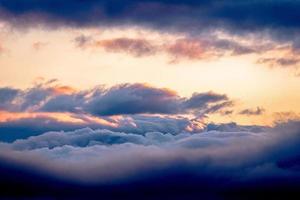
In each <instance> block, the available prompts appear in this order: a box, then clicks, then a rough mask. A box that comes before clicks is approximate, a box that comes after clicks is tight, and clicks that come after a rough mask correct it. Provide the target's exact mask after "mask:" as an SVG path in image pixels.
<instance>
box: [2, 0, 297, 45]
mask: <svg viewBox="0 0 300 200" xmlns="http://www.w3.org/2000/svg"><path fill="white" fill-rule="evenodd" d="M0 3H1V4H0V6H1V7H0V8H1V10H2V12H1V16H0V17H1V18H2V20H5V21H8V22H10V23H11V24H14V25H16V26H18V27H24V26H40V25H41V24H44V25H45V24H46V25H47V26H50V27H55V26H71V27H91V26H101V25H102V26H106V27H110V26H126V25H133V26H147V27H151V28H154V29H157V30H165V31H176V32H184V33H188V34H195V33H199V32H208V33H209V31H210V30H214V29H225V30H227V31H229V32H231V33H232V34H241V35H242V34H244V33H247V32H256V33H258V32H259V33H261V34H265V33H267V34H268V35H269V36H270V37H272V38H276V39H277V40H278V41H292V42H293V43H294V46H295V47H297V46H299V44H298V43H299V42H298V39H297V38H299V35H298V31H299V26H300V24H299V20H298V19H299V18H300V16H299V9H298V8H299V1H290V0H277V1H273V0H267V1H257V0H255V1H238V2H236V1H233V0H225V1H219V2H216V1H211V0H201V1H195V0H191V1H185V2H182V1H169V0H145V1H137V0H133V1H128V0H126V1H120V0H117V1H108V0H94V1H89V2H82V1H79V0H75V1H74V0H72V1H71V0H67V1H63V2H62V1H58V0H54V1H48V0H47V1H43V2H37V1H35V0H29V1H26V2H22V1H20V0H1V1H0ZM61 10H64V11H65V12H61ZM288 33H289V34H288ZM245 50H246V49H244V50H242V51H245ZM246 51H248V50H246Z"/></svg>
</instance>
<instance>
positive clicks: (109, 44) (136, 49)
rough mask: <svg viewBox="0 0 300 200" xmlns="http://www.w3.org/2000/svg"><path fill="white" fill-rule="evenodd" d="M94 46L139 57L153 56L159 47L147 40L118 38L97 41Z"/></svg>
mask: <svg viewBox="0 0 300 200" xmlns="http://www.w3.org/2000/svg"><path fill="white" fill-rule="evenodd" d="M94 45H95V46H96V47H102V48H104V49H105V50H106V51H108V52H126V53H129V54H132V55H134V56H138V57H139V56H147V55H153V54H155V53H156V51H157V49H156V48H157V47H155V46H153V45H152V44H151V43H150V42H149V41H147V40H145V39H131V38H117V39H111V40H101V41H97V42H96V43H95V44H94Z"/></svg>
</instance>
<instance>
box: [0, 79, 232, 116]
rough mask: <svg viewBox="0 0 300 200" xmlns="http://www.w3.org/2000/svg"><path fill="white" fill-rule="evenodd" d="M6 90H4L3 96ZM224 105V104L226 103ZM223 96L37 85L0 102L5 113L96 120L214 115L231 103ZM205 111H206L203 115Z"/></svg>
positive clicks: (141, 87)
mask: <svg viewBox="0 0 300 200" xmlns="http://www.w3.org/2000/svg"><path fill="white" fill-rule="evenodd" d="M6 90H8V89H7V88H3V89H2V91H3V93H4V92H6V93H7V91H6ZM0 100H1V99H0ZM226 102H227V103H226ZM229 102H231V101H230V100H229V98H228V97H227V96H226V95H220V94H216V93H213V92H207V93H195V94H194V95H193V96H192V97H191V98H184V97H180V96H178V95H177V94H176V92H174V91H171V90H169V89H164V88H155V87H151V86H147V85H144V84H122V85H117V86H114V87H111V88H103V87H95V88H93V89H91V90H83V91H78V92H71V93H69V92H67V93H66V92H65V91H64V90H62V91H61V87H58V86H49V85H47V84H46V85H43V84H42V85H37V86H34V87H32V88H30V89H27V90H24V91H19V93H18V95H17V94H15V95H14V96H12V97H11V98H10V99H9V100H7V99H4V98H3V100H2V101H0V103H1V104H3V106H2V107H3V108H2V109H4V110H8V111H31V112H41V111H43V112H71V113H89V114H92V115H97V116H109V115H121V114H145V113H149V114H184V113H203V114H207V113H213V112H217V111H219V110H221V109H222V108H225V107H228V106H231V105H232V103H229ZM206 110H207V111H206Z"/></svg>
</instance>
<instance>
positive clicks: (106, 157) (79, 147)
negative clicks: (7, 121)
mask: <svg viewBox="0 0 300 200" xmlns="http://www.w3.org/2000/svg"><path fill="white" fill-rule="evenodd" d="M235 126H237V125H235ZM299 131H300V124H299V121H290V122H289V123H283V124H278V125H277V126H276V127H273V128H269V129H264V130H263V131H260V132H249V131H246V130H244V131H242V130H241V129H240V130H231V131H228V130H227V131H226V130H221V129H220V130H208V131H205V132H202V133H198V134H190V133H178V134H175V135H173V134H168V133H160V132H148V133H146V134H144V135H136V134H132V133H122V132H114V131H109V130H92V129H80V130H76V131H71V132H64V131H61V132H48V133H45V134H42V135H40V136H35V137H30V138H28V139H25V140H16V141H15V142H13V143H2V144H1V145H0V148H1V151H0V152H1V153H0V155H1V156H0V157H1V159H0V160H1V163H6V165H8V167H9V166H12V167H14V168H16V166H17V167H18V168H20V169H22V168H23V170H24V169H29V172H31V173H34V172H38V174H40V175H44V176H46V177H53V178H52V179H51V180H52V181H53V180H54V183H55V180H64V181H65V182H64V184H75V185H76V184H80V185H81V186H82V187H86V186H88V187H91V188H93V186H95V187H97V188H98V189H99V190H101V188H103V187H105V188H107V189H110V188H111V189H112V188H114V186H116V185H118V186H124V187H126V186H128V187H129V186H135V187H136V186H137V185H139V188H140V189H145V188H148V187H150V188H151V190H154V191H158V192H163V189H164V188H168V187H171V186H173V187H176V188H177V191H181V192H183V193H184V191H185V190H184V188H185V187H184V185H186V184H187V185H188V186H189V187H190V186H192V185H193V187H192V188H193V190H192V191H198V192H197V193H195V194H201V193H204V191H206V192H208V193H211V195H212V194H215V195H221V196H222V193H219V192H221V191H223V189H225V190H226V191H228V190H230V191H231V190H233V191H235V192H237V191H241V190H240V189H241V188H244V189H251V188H252V189H254V190H255V191H256V189H258V190H259V189H262V190H263V191H268V190H265V189H267V188H269V189H270V188H271V189H275V188H277V187H278V188H281V189H282V188H285V187H290V186H292V187H296V188H298V187H299V184H300V183H299V177H300V172H299V154H300V149H299V143H300V138H299ZM128 161H130V162H128ZM9 176H12V175H8V174H6V176H4V177H9ZM183 177H185V178H183ZM43 178H44V179H45V180H47V178H45V177H43ZM168 180H169V181H170V182H169V181H168ZM19 181H21V182H22V181H24V180H22V179H21V180H20V179H19ZM58 183H60V182H58ZM132 184H133V185H132ZM152 184H153V185H152ZM170 184H172V185H170ZM154 185H156V186H158V187H156V189H155V188H153V186H154ZM73 187H75V186H74V185H73ZM202 187H204V188H205V189H204V190H203V188H202ZM71 188H72V187H71ZM159 188H160V189H159ZM171 188H172V187H171ZM73 189H74V188H73ZM170 191H173V190H170ZM170 191H168V192H166V191H164V192H165V194H166V195H172V194H173V193H169V192H170ZM159 194H162V193H159ZM223 195H224V194H223Z"/></svg>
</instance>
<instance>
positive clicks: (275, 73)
mask: <svg viewBox="0 0 300 200" xmlns="http://www.w3.org/2000/svg"><path fill="white" fill-rule="evenodd" d="M83 33H84V34H87V35H92V36H95V37H98V38H101V39H103V38H109V37H148V38H150V39H155V40H172V39H175V38H178V37H180V36H178V35H168V34H162V33H158V32H151V31H149V30H138V29H130V28H127V29H113V30H112V29H109V30H91V29H89V30H72V29H65V30H51V31H50V30H42V29H39V30H37V29H35V30H27V33H26V34H24V33H22V34H21V33H20V32H19V31H17V30H15V31H8V30H2V31H1V34H0V41H1V46H2V48H3V49H4V50H2V53H1V55H0V70H1V73H0V86H14V87H18V88H26V87H29V86H31V84H32V82H33V81H34V80H36V78H38V77H43V78H44V79H53V78H56V79H58V80H59V81H60V83H62V84H65V85H71V86H74V87H76V88H80V89H81V88H82V89H84V88H89V87H93V86H95V85H97V84H107V85H114V84H117V83H124V82H128V83H135V82H143V83H149V84H151V85H153V86H157V87H167V88H171V89H173V90H175V91H177V92H178V93H179V94H180V95H182V96H190V95H192V93H193V92H206V91H214V92H217V93H225V94H227V95H228V96H229V97H231V98H232V99H234V100H235V101H236V108H237V109H245V108H256V107H257V106H260V107H263V108H265V109H266V111H267V112H266V114H265V115H264V116H256V117H251V118H249V117H241V116H231V117H224V116H212V119H213V120H215V121H238V122H240V123H243V124H249V123H250V124H251V123H256V124H268V123H270V122H271V121H272V119H271V118H272V115H273V113H274V112H287V111H293V112H300V104H299V102H300V93H299V91H300V77H297V76H295V75H294V74H295V71H293V70H290V69H282V68H273V69H271V68H269V67H267V66H263V65H261V64H256V58H257V57H256V55H247V56H225V57H222V58H220V59H214V60H197V61H195V60H192V61H191V60H182V61H180V62H178V63H170V58H169V57H168V56H167V55H164V54H160V55H154V56H146V57H134V56H132V55H128V54H126V53H111V52H105V51H104V50H101V49H85V50H83V49H80V48H78V47H76V45H75V43H74V42H73V40H74V38H75V37H76V36H78V35H80V34H83ZM36 42H39V43H41V47H40V49H39V50H37V49H34V48H33V44H34V43H36Z"/></svg>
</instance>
